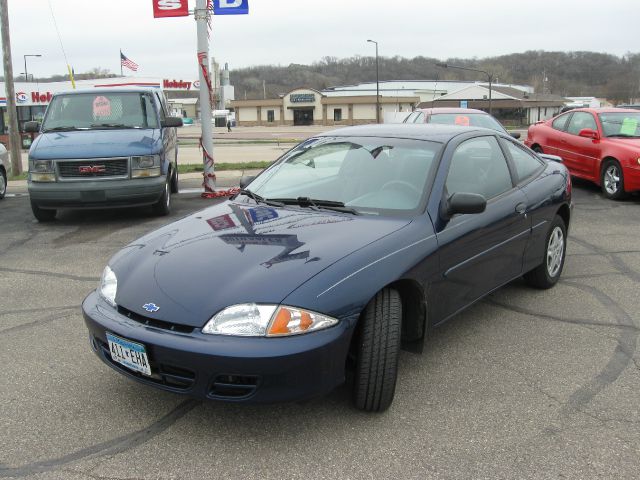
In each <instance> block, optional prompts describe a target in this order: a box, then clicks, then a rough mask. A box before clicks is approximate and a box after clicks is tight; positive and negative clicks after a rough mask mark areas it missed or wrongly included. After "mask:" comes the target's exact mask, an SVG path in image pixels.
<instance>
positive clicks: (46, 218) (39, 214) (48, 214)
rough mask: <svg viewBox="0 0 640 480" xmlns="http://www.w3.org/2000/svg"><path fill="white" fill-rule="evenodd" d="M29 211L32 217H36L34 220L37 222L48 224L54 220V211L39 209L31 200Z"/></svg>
mask: <svg viewBox="0 0 640 480" xmlns="http://www.w3.org/2000/svg"><path fill="white" fill-rule="evenodd" d="M31 211H32V212H33V216H34V217H36V220H38V221H39V222H50V221H52V220H53V219H54V218H56V211H55V210H49V209H44V208H40V207H39V206H38V205H37V204H35V203H34V202H33V200H31Z"/></svg>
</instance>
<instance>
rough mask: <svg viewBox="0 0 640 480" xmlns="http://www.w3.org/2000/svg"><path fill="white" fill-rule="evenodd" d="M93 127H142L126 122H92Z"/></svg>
mask: <svg viewBox="0 0 640 480" xmlns="http://www.w3.org/2000/svg"><path fill="white" fill-rule="evenodd" d="M91 128H140V127H134V126H133V125H125V124H124V123H92V124H91Z"/></svg>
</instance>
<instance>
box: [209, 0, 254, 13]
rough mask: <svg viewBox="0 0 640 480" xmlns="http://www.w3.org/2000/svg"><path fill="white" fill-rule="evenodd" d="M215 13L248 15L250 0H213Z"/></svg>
mask: <svg viewBox="0 0 640 480" xmlns="http://www.w3.org/2000/svg"><path fill="white" fill-rule="evenodd" d="M213 13H214V15H246V14H248V13H249V0H213Z"/></svg>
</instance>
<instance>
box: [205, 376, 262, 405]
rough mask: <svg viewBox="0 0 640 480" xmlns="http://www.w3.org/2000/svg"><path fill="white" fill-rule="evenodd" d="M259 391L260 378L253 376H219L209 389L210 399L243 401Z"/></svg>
mask: <svg viewBox="0 0 640 480" xmlns="http://www.w3.org/2000/svg"><path fill="white" fill-rule="evenodd" d="M257 389H258V377H254V376H252V375H218V376H217V377H216V378H215V379H214V380H213V382H212V384H211V387H210V388H209V397H211V398H219V399H225V398H226V399H237V400H240V399H243V398H247V397H250V396H251V395H253V394H254V393H255V391H256V390H257Z"/></svg>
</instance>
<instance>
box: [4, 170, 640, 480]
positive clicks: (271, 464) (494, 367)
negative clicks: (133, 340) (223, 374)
mask: <svg viewBox="0 0 640 480" xmlns="http://www.w3.org/2000/svg"><path fill="white" fill-rule="evenodd" d="M233 181H234V179H230V180H229V183H230V184H232V183H233ZM190 182H191V183H190V184H189V181H187V182H186V183H185V185H184V186H185V187H195V186H196V185H197V181H196V180H191V181H190ZM23 192H26V189H24V188H22V189H21V188H18V189H15V188H14V189H13V190H11V186H10V193H18V194H19V195H17V196H11V197H8V198H6V199H5V200H3V201H2V202H0V306H1V307H0V364H1V365H2V369H1V371H0V406H1V407H0V412H1V413H0V432H2V434H0V478H6V477H10V478H11V477H17V478H43V479H45V478H46V479H50V478H51V479H57V478H60V479H71V480H76V479H78V480H80V479H134V478H135V479H142V478H144V479H155V478H163V479H164V478H181V479H184V478H247V479H249V478H256V479H270V478H273V479H280V478H328V479H329V478H330V479H336V478H339V479H342V478H352V479H356V478H416V479H418V478H420V479H424V478H638V471H639V469H640V401H639V392H640V353H638V350H637V343H638V341H637V340H638V336H639V335H640V315H639V312H640V295H639V292H640V245H639V242H640V197H638V196H635V197H632V198H630V199H627V200H625V201H621V202H614V201H609V200H605V199H603V198H602V196H601V194H600V191H599V189H598V188H597V187H595V186H593V185H590V184H588V183H585V182H581V181H575V182H574V188H573V194H574V203H575V209H574V217H573V221H572V225H571V230H570V235H569V243H568V250H567V262H566V265H565V270H564V274H563V277H562V279H561V281H560V283H559V284H558V285H557V286H556V287H555V288H554V289H552V290H548V291H536V290H532V289H530V288H528V287H526V286H525V285H524V282H520V281H516V282H514V283H512V284H511V285H509V286H507V287H505V288H503V289H501V290H499V291H498V292H496V293H494V294H492V295H491V296H490V297H489V298H488V299H486V300H484V301H482V302H481V303H479V304H477V305H475V306H474V307H472V308H470V309H468V310H467V311H465V312H464V313H463V314H461V315H459V316H458V317H457V318H456V319H454V320H452V321H450V322H448V323H447V324H446V325H445V326H444V327H442V328H440V329H438V330H436V331H435V332H434V334H433V335H432V337H431V338H430V339H429V340H428V342H427V344H426V348H425V352H424V353H423V354H422V355H416V354H413V353H408V352H402V354H401V358H400V374H399V381H398V386H397V392H396V398H395V401H394V403H393V405H392V406H391V408H390V409H389V410H388V411H387V412H385V413H384V414H365V413H362V412H359V411H356V410H355V409H354V408H353V407H352V406H351V405H350V403H349V390H348V388H347V387H343V388H340V389H338V390H337V391H335V392H334V393H333V394H331V395H330V396H328V397H325V398H318V399H315V400H312V401H309V402H304V403H295V404H285V405H268V406H252V405H244V404H224V403H213V402H205V403H201V402H197V401H194V400H190V399H188V398H185V397H182V396H178V395H174V394H170V393H166V392H161V391H157V390H155V389H152V388H150V387H146V386H143V385H139V384H137V383H134V382H132V381H130V380H128V379H126V378H124V377H123V376H122V375H119V374H117V373H116V372H114V371H112V370H111V369H109V368H108V367H107V366H105V365H103V364H102V363H101V362H100V361H99V360H98V358H97V357H96V356H95V355H94V354H93V352H92V351H91V349H90V347H89V342H88V338H87V331H86V328H85V326H84V322H83V319H82V315H81V312H80V303H81V302H82V299H83V298H84V296H85V295H86V294H87V293H88V292H89V291H91V290H92V289H94V288H95V287H96V285H97V282H98V279H99V276H100V274H101V272H102V269H103V267H104V265H105V264H106V262H107V261H108V259H109V258H110V256H111V255H112V254H114V253H115V252H116V251H118V250H119V249H120V248H121V247H122V246H124V245H125V244H127V243H128V242H130V241H132V240H134V239H135V238H137V237H138V236H140V235H142V234H144V233H146V232H148V231H150V230H152V229H154V228H156V227H158V226H160V225H162V224H164V223H166V222H169V221H171V220H172V219H178V218H180V217H182V216H184V215H186V214H188V213H190V212H193V211H195V210H197V209H201V208H204V207H206V206H207V205H210V204H211V203H212V202H214V201H212V200H203V199H201V198H200V197H199V196H198V195H197V194H196V193H183V194H179V195H176V196H175V197H174V198H173V200H174V205H173V207H174V209H173V212H172V215H171V218H169V219H167V218H157V217H155V218H154V217H152V216H150V214H149V212H148V211H147V210H146V209H129V210H127V211H102V212H62V213H61V214H60V215H59V216H58V220H57V221H55V222H54V223H51V224H39V223H37V222H36V221H35V220H34V218H33V216H32V214H31V210H30V207H29V198H28V196H26V195H20V193H23ZM233 273H234V272H215V275H214V277H213V278H214V279H213V280H212V282H211V291H212V292H215V290H216V282H224V281H225V280H224V279H225V277H226V276H228V275H233ZM180 274H181V273H180V272H176V275H180Z"/></svg>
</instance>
